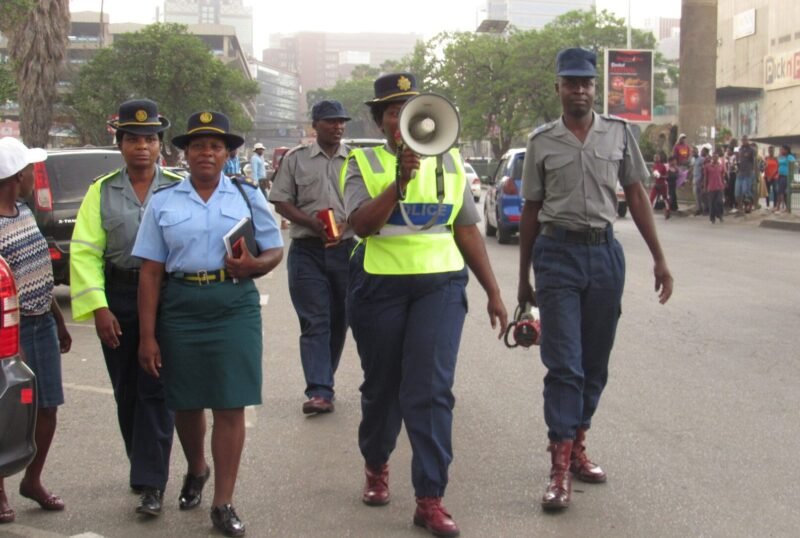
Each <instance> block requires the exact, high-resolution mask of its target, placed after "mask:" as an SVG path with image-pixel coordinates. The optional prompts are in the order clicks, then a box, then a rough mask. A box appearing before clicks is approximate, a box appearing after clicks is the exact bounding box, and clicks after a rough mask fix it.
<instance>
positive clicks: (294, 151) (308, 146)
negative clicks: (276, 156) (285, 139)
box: [283, 144, 311, 159]
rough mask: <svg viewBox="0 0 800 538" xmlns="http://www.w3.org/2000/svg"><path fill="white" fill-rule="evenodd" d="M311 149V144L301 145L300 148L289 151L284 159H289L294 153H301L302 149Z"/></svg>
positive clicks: (296, 147)
mask: <svg viewBox="0 0 800 538" xmlns="http://www.w3.org/2000/svg"><path fill="white" fill-rule="evenodd" d="M310 147H311V144H300V145H299V146H295V147H293V148H292V149H290V150H289V151H287V152H286V153H285V154H284V156H283V158H284V159H285V158H286V157H288V156H289V155H291V154H293V153H297V152H298V151H300V150H301V149H306V148H310Z"/></svg>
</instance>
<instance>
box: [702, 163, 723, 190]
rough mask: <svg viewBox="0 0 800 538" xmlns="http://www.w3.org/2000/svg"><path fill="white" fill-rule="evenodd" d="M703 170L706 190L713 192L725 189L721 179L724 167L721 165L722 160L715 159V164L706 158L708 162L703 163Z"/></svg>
mask: <svg viewBox="0 0 800 538" xmlns="http://www.w3.org/2000/svg"><path fill="white" fill-rule="evenodd" d="M705 171H706V190H707V191H712V192H713V191H721V190H724V189H725V180H724V179H723V174H724V172H725V167H724V166H723V164H722V161H717V164H714V161H713V160H708V162H706V164H705Z"/></svg>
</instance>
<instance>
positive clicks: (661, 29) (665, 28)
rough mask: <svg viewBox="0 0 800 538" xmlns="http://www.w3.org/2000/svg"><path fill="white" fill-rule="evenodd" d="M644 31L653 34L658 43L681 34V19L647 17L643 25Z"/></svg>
mask: <svg viewBox="0 0 800 538" xmlns="http://www.w3.org/2000/svg"><path fill="white" fill-rule="evenodd" d="M642 29H643V30H647V31H649V32H652V33H653V35H654V36H656V40H657V41H661V40H662V39H667V38H670V37H675V36H677V35H680V33H681V19H680V17H678V18H672V17H647V18H646V19H645V20H644V24H643V25H642Z"/></svg>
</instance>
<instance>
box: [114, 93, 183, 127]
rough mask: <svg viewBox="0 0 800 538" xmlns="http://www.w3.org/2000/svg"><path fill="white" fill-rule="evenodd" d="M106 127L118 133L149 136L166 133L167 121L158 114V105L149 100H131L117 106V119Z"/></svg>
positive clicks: (168, 124)
mask: <svg viewBox="0 0 800 538" xmlns="http://www.w3.org/2000/svg"><path fill="white" fill-rule="evenodd" d="M108 125H109V126H111V127H112V128H113V129H116V130H117V131H118V132H119V131H121V132H124V133H130V134H134V135H151V134H158V133H162V132H164V131H166V130H167V129H168V128H169V126H170V123H169V120H168V119H167V118H165V117H164V116H162V115H161V114H159V113H158V105H157V104H156V102H155V101H151V100H150V99H131V100H129V101H125V102H124V103H122V104H121V105H119V112H118V113H117V117H116V118H115V119H113V120H111V121H109V122H108Z"/></svg>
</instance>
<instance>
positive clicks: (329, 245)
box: [269, 101, 353, 414]
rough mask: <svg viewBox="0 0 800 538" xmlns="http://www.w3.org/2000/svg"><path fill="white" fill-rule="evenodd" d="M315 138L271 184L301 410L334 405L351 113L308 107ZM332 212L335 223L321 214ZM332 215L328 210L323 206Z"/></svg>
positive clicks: (341, 332)
mask: <svg viewBox="0 0 800 538" xmlns="http://www.w3.org/2000/svg"><path fill="white" fill-rule="evenodd" d="M311 120H312V123H311V125H312V127H313V128H314V129H315V130H316V132H317V139H316V141H315V142H313V143H311V144H308V145H302V146H298V147H296V148H294V149H293V150H291V151H289V152H287V153H286V155H285V156H284V158H283V161H282V162H281V166H280V168H279V169H278V174H277V176H276V177H275V182H274V184H273V185H272V189H271V190H270V194H269V200H270V202H272V203H274V204H275V210H276V211H277V212H278V213H279V214H280V215H281V216H283V217H285V218H287V219H288V220H289V221H290V223H291V224H290V227H289V236H290V237H291V238H292V244H291V246H290V247H289V256H288V259H287V267H288V270H289V293H290V295H291V297H292V304H293V305H294V308H295V310H296V311H297V317H298V318H299V319H300V331H301V335H300V359H301V361H302V363H303V372H304V374H305V379H306V389H305V393H306V396H307V397H308V400H307V401H306V402H305V403H303V413H305V414H313V413H330V412H331V411H333V393H334V390H333V384H334V383H333V376H334V374H335V373H336V368H337V366H338V365H339V358H340V357H341V355H342V348H343V347H344V339H345V334H346V333H347V319H346V315H345V299H346V296H347V274H348V264H349V259H350V252H351V251H352V249H353V231H352V230H350V229H349V228H348V226H347V224H346V223H345V214H344V204H343V201H342V195H341V192H340V190H339V188H338V186H339V173H340V171H341V169H342V165H343V164H344V162H345V159H347V153H348V149H347V147H346V146H344V145H343V144H342V143H341V142H342V136H343V135H344V127H345V123H346V122H348V121H349V120H350V117H349V116H348V115H347V113H346V112H345V110H344V106H342V104H341V103H340V102H339V101H320V102H318V103H317V104H315V105H314V106H313V108H312V109H311ZM329 210H330V211H331V212H332V217H333V222H334V223H335V225H331V223H330V222H329V223H328V225H327V226H326V224H325V223H324V222H323V220H321V218H320V217H321V216H323V215H324V214H326V213H328V212H329ZM328 214H330V213H328Z"/></svg>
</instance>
